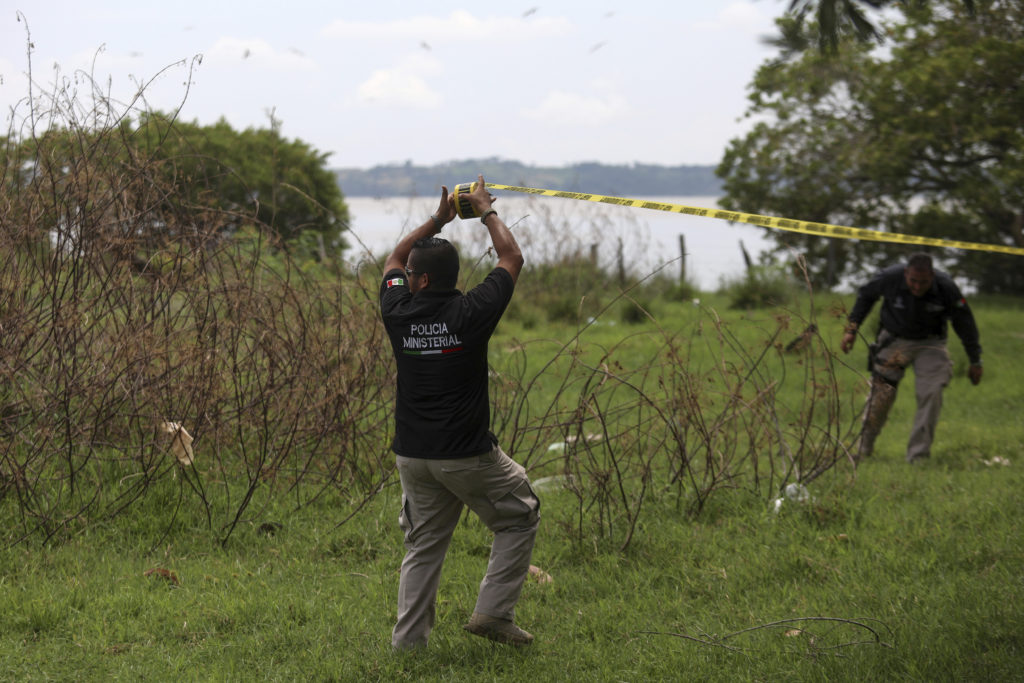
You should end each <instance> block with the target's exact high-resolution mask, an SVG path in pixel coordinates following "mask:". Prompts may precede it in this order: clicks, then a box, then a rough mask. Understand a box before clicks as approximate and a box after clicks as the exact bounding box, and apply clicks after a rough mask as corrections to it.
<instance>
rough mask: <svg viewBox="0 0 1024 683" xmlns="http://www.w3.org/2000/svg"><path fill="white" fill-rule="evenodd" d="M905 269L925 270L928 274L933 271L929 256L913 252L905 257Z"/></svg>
mask: <svg viewBox="0 0 1024 683" xmlns="http://www.w3.org/2000/svg"><path fill="white" fill-rule="evenodd" d="M907 268H913V269H914V270H927V271H928V272H929V273H931V272H933V271H934V270H935V268H934V267H933V266H932V257H931V254H926V253H925V252H923V251H915V252H914V253H913V254H911V255H910V256H908V257H907Z"/></svg>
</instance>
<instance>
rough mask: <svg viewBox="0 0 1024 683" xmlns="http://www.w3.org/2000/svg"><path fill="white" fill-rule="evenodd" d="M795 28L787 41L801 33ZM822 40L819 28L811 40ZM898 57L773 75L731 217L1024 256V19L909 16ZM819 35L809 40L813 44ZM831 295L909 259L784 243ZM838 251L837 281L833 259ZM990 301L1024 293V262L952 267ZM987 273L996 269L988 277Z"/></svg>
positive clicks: (790, 63) (1011, 13) (780, 68)
mask: <svg viewBox="0 0 1024 683" xmlns="http://www.w3.org/2000/svg"><path fill="white" fill-rule="evenodd" d="M786 22H794V20H793V19H792V18H785V17H784V18H783V19H782V20H781V23H780V26H781V28H782V29H783V32H786V31H789V32H790V33H791V34H792V33H794V32H795V30H794V28H793V26H792V25H791V24H790V25H787V23H786ZM804 30H805V31H807V32H810V33H813V27H806V28H805V29H804ZM887 30H888V34H889V35H890V36H891V39H892V41H891V47H890V50H889V52H888V53H884V52H882V51H880V50H872V49H871V46H869V45H867V44H863V43H858V42H857V41H854V40H851V39H850V38H847V39H846V42H845V43H844V45H843V49H842V50H840V51H839V52H838V53H837V54H834V55H825V54H822V53H820V52H818V51H816V50H810V51H805V52H803V53H796V52H790V53H785V52H784V53H783V55H782V57H781V58H780V59H777V60H773V61H771V62H768V63H766V64H765V65H763V66H762V67H761V68H760V69H759V70H758V72H757V74H756V75H755V78H754V82H753V85H752V94H751V96H750V98H751V107H750V109H749V110H748V115H751V116H758V117H766V119H767V120H765V121H762V122H761V123H759V124H758V125H757V126H755V128H754V129H753V130H752V131H751V132H750V133H749V134H748V135H747V136H745V137H744V138H741V139H737V140H733V141H732V142H731V143H730V145H729V147H728V149H727V151H726V153H725V155H724V157H723V160H722V162H721V164H720V165H719V168H718V171H717V172H718V174H719V175H720V176H721V177H722V178H723V179H724V181H725V182H724V187H725V192H726V197H725V199H724V200H723V203H724V205H725V206H727V207H728V208H731V209H736V210H743V211H748V212H754V213H773V214H775V215H784V216H788V217H791V218H800V219H805V220H815V221H821V222H830V223H840V224H845V225H856V226H862V227H873V228H881V229H888V230H892V231H896V232H904V233H911V234H921V235H927V236H933V237H944V238H949V239H960V240H967V241H975V242H985V243H997V244H1007V245H1013V246H1024V234H1022V223H1024V184H1022V181H1024V151H1022V150H1024V119H1022V117H1021V116H1020V112H1021V111H1022V110H1024V109H1022V108H1024V69H1022V67H1024V8H1022V7H1021V6H1020V4H1019V3H1017V2H1012V1H1002V0H993V1H991V2H986V3H984V4H979V6H978V7H977V8H976V12H975V16H974V19H973V20H971V21H967V20H966V11H965V10H964V8H963V7H962V3H960V2H958V1H955V0H948V1H946V2H935V3H931V4H921V5H920V6H918V5H915V6H913V7H910V6H906V7H903V8H902V12H901V18H900V20H899V21H897V22H894V23H893V24H892V25H891V26H888V27H887ZM805 35H806V33H805ZM777 239H778V242H779V244H780V248H784V247H786V246H789V245H794V244H796V245H799V246H800V247H801V248H802V249H804V250H805V251H806V253H807V254H808V257H809V258H808V262H809V264H810V267H811V269H812V274H813V276H814V278H815V281H816V282H817V283H818V284H824V285H830V284H834V282H835V281H836V280H837V278H839V277H841V276H842V275H843V274H844V273H845V272H853V270H854V269H857V268H863V267H864V266H867V265H878V264H880V263H881V262H883V261H885V260H888V259H891V258H892V257H893V255H894V254H895V253H896V252H897V251H900V249H899V248H897V247H892V246H884V245H879V244H875V243H863V244H862V243H858V242H854V241H848V240H840V241H835V240H825V239H823V238H815V237H805V236H795V235H785V234H783V235H778V236H777ZM827 244H831V247H830V248H831V249H833V250H834V251H836V252H837V253H836V254H835V256H836V258H835V263H837V264H839V267H838V268H836V269H835V270H834V271H833V272H832V273H831V274H830V273H829V272H828V260H827V259H825V258H823V257H822V255H823V253H824V252H825V250H826V249H827V248H828V247H826V245H827ZM941 260H942V261H943V263H944V264H945V265H946V266H947V267H948V268H950V269H952V270H954V271H955V272H957V273H958V274H960V275H963V276H965V277H968V278H970V279H971V280H973V281H974V282H975V283H977V284H978V286H979V287H981V288H983V289H985V290H987V291H1017V292H1019V291H1024V275H1022V273H1024V269H1021V268H1020V262H1019V258H1016V257H1007V256H996V255H992V254H988V253H984V252H973V251H972V252H966V253H954V252H945V253H943V254H942V259H941ZM982 263H984V266H983V267H982Z"/></svg>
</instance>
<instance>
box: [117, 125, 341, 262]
mask: <svg viewBox="0 0 1024 683" xmlns="http://www.w3.org/2000/svg"><path fill="white" fill-rule="evenodd" d="M129 126H130V124H129ZM129 132H130V138H131V140H132V144H133V145H134V147H135V149H137V150H138V151H140V152H143V153H145V154H147V155H150V156H152V157H153V158H155V159H159V160H161V161H162V162H163V164H164V170H163V175H164V176H165V178H166V179H167V180H169V181H170V182H171V183H172V184H173V186H174V187H175V189H176V192H177V194H178V195H179V196H180V197H187V198H189V199H190V200H192V201H193V202H194V203H195V204H196V206H211V205H212V206H216V207H219V208H222V209H227V210H232V211H238V212H240V213H242V214H251V213H253V212H254V213H255V217H256V218H257V219H258V221H259V222H260V223H262V224H264V225H267V226H270V227H271V228H273V229H274V231H275V232H276V233H277V234H278V235H280V237H281V238H282V239H283V240H285V241H286V242H287V241H290V240H293V239H295V238H296V237H298V236H299V235H300V234H301V233H303V232H307V231H309V232H315V233H320V234H321V235H322V236H323V237H324V239H325V241H327V242H328V243H330V244H332V245H338V246H341V245H342V241H341V231H342V229H343V226H344V225H345V224H346V223H347V220H348V208H347V206H346V205H345V202H344V198H343V197H342V193H341V189H340V188H339V186H338V183H337V181H336V179H335V176H334V173H333V172H332V171H331V170H330V169H329V168H327V159H328V156H329V155H328V154H325V153H321V152H318V151H317V150H315V149H313V148H312V147H310V146H309V145H308V144H307V143H305V142H303V141H301V140H288V139H286V138H284V137H282V136H281V134H280V132H279V130H278V124H277V122H276V121H275V120H274V119H273V118H272V119H271V126H270V128H261V129H253V128H248V129H246V130H243V131H236V130H234V129H233V128H232V127H231V125H230V124H228V123H227V121H225V120H224V119H221V120H220V121H218V122H217V123H215V124H213V125H210V126H200V125H198V124H197V123H186V122H182V121H172V120H171V119H170V118H169V117H167V116H165V115H163V114H148V115H146V116H143V117H141V119H140V120H139V122H138V126H137V129H136V130H134V131H129Z"/></svg>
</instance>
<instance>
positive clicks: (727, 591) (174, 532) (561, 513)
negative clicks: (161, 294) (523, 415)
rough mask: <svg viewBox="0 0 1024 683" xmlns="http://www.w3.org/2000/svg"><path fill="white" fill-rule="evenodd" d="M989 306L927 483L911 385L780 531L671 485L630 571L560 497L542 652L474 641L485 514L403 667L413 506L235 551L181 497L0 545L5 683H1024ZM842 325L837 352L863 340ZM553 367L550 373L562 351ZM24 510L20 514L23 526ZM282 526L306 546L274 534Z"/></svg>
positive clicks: (1021, 433)
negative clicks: (909, 449) (871, 446)
mask: <svg viewBox="0 0 1024 683" xmlns="http://www.w3.org/2000/svg"><path fill="white" fill-rule="evenodd" d="M827 305H829V302H828V301H822V302H819V308H820V307H821V306H827ZM660 306H661V308H662V310H663V311H664V314H663V315H662V316H660V317H659V320H660V321H661V322H662V324H663V326H665V327H666V328H667V329H669V330H670V331H671V333H673V334H675V333H678V334H685V333H687V330H689V329H690V326H692V325H693V323H694V321H695V320H696V318H691V317H687V316H691V315H696V314H695V313H692V311H696V310H697V309H696V308H695V307H693V306H692V305H689V304H685V305H682V304H680V305H669V304H660ZM975 308H976V312H977V314H978V317H979V323H980V327H981V330H982V342H983V345H984V347H985V362H986V377H985V379H984V381H983V382H982V384H981V385H980V386H977V387H973V386H970V384H969V383H968V382H967V381H966V378H965V377H964V376H963V375H964V367H965V363H964V362H963V359H962V358H961V357H960V356H962V351H961V350H960V348H959V342H958V341H957V340H956V339H955V338H954V339H952V340H951V350H952V351H953V352H954V358H955V359H956V360H957V372H956V377H955V378H954V381H953V383H952V385H951V386H950V388H949V389H948V390H947V392H946V405H945V407H944V412H943V419H942V422H941V424H940V426H939V433H938V440H937V443H936V447H935V450H934V452H933V457H932V458H931V460H930V461H928V462H925V463H923V464H921V465H918V466H909V465H907V464H905V463H904V462H903V448H904V445H905V440H906V436H907V430H908V429H909V422H910V417H911V414H912V410H913V391H912V377H908V380H907V382H906V384H905V386H904V387H902V388H901V392H900V395H899V400H898V402H897V405H896V407H895V409H894V411H893V414H892V415H891V417H890V423H889V425H888V427H887V428H886V430H885V431H884V432H883V434H882V437H881V438H880V439H879V442H878V447H877V452H876V455H875V456H874V457H873V458H872V459H871V460H869V461H868V462H867V463H865V464H864V465H862V466H861V467H859V468H858V469H857V470H853V469H852V468H851V467H850V466H849V465H847V464H845V463H841V464H840V465H838V466H836V467H835V468H833V470H831V471H829V472H828V473H826V474H825V475H824V476H822V477H820V478H819V479H817V480H815V481H814V482H812V483H811V485H810V486H809V489H810V493H811V495H812V496H813V498H812V500H811V501H808V502H807V503H803V504H801V503H797V502H794V501H785V502H784V503H783V504H782V506H781V508H780V509H779V511H778V512H775V511H773V510H774V506H773V505H772V502H771V501H770V500H765V499H763V497H759V496H757V495H755V494H754V493H752V492H750V491H746V490H735V491H726V492H725V493H724V495H716V496H713V497H711V498H709V500H708V502H707V505H706V507H705V508H704V509H703V511H702V512H701V513H700V514H699V515H697V516H695V517H691V516H687V515H686V514H685V513H684V512H683V511H681V510H680V506H679V505H678V501H677V500H676V498H675V496H674V495H672V494H671V493H670V492H668V491H665V490H661V489H659V490H657V491H655V492H653V493H652V495H651V496H650V497H649V498H648V499H647V501H646V502H645V504H644V506H643V508H642V513H641V518H640V520H639V523H638V529H637V532H636V534H635V536H634V539H633V541H632V542H631V543H630V544H629V545H628V547H627V548H626V550H625V551H623V552H617V551H616V550H615V548H614V547H613V546H614V544H612V543H610V542H608V539H606V538H602V537H600V536H599V535H596V534H585V535H584V537H583V538H582V539H580V538H578V537H577V536H575V535H574V534H571V533H568V532H567V529H566V527H565V520H568V519H571V518H572V517H573V515H574V514H575V511H576V508H575V506H576V499H575V498H574V497H573V496H572V495H571V494H569V493H567V492H564V491H549V492H547V493H544V494H543V495H542V500H543V508H542V523H541V531H540V534H539V537H538V542H537V547H536V550H535V554H534V560H533V562H534V564H536V565H538V566H540V567H541V568H543V569H544V570H546V571H547V572H549V573H550V574H551V575H552V577H553V579H554V581H553V583H551V584H547V585H543V584H540V583H537V582H535V581H532V580H531V581H529V582H528V583H527V586H526V588H525V590H524V593H523V597H522V600H521V601H520V604H519V607H518V613H517V619H518V621H519V622H520V623H521V624H522V626H523V627H525V628H526V629H528V630H530V631H531V632H532V633H533V634H534V635H535V636H536V639H537V640H536V642H535V644H534V645H533V646H532V647H531V648H530V649H528V650H526V651H517V650H514V649H510V648H504V647H501V646H495V645H492V644H491V643H489V642H487V641H483V640H480V639H478V638H475V637H473V636H471V635H469V634H467V633H465V632H464V631H462V629H461V624H462V623H464V622H465V620H466V619H467V618H468V616H469V614H470V612H471V611H472V608H473V604H474V601H475V597H476V590H477V586H478V584H479V580H480V578H481V576H482V572H483V570H484V567H485V565H486V561H487V553H488V547H489V535H488V533H487V532H486V530H485V529H484V528H483V527H482V525H480V523H479V522H478V521H477V520H476V519H475V518H467V519H466V520H465V523H463V524H460V526H459V529H458V530H457V532H456V536H455V540H454V542H453V544H452V547H451V550H450V552H449V555H448V561H447V563H446V565H445V573H444V576H443V579H442V585H441V590H440V594H439V599H438V615H437V616H438V620H437V626H436V628H435V630H434V633H433V635H432V637H431V642H430V646H429V648H428V649H427V650H425V651H421V652H417V653H413V654H410V655H395V654H393V653H392V652H391V650H390V645H389V643H390V630H391V626H392V624H393V620H394V615H395V602H396V594H397V584H398V567H399V563H400V561H401V557H402V552H403V550H402V543H401V534H400V532H399V529H398V523H397V516H398V515H397V513H398V506H399V491H398V488H397V486H396V485H392V486H388V487H386V488H385V489H384V490H383V492H382V493H381V494H380V495H378V496H377V497H376V498H374V499H373V500H372V501H371V502H370V503H369V504H368V505H367V506H366V507H365V508H364V509H363V510H362V511H361V512H360V513H359V514H358V515H357V516H356V517H355V518H354V519H353V520H352V521H350V522H349V523H347V524H345V525H343V526H340V527H337V526H336V525H337V524H338V523H339V522H340V521H341V519H340V517H341V514H340V513H339V511H338V509H337V508H336V507H335V506H333V505H331V502H330V501H329V500H328V499H326V498H325V499H324V500H323V501H322V502H317V503H315V504H313V505H310V506H306V507H302V508H300V509H299V510H298V511H297V512H295V511H291V509H290V508H289V507H288V501H285V500H280V501H277V500H272V501H271V502H270V503H269V507H268V508H266V509H265V510H263V511H262V512H261V513H260V514H261V516H260V517H259V518H253V519H247V520H246V521H245V522H244V523H243V524H241V525H240V526H239V528H238V529H237V530H236V531H235V533H234V534H233V535H232V536H231V538H230V540H229V542H228V544H227V545H226V546H225V547H221V545H220V544H219V543H218V539H219V536H218V534H217V533H216V529H214V530H213V531H212V532H211V530H210V528H209V527H208V525H207V520H206V517H205V513H204V512H203V511H202V510H201V509H200V508H199V507H198V506H196V505H195V501H194V499H192V498H190V497H189V496H188V495H186V496H185V498H184V504H183V505H182V508H181V509H180V510H179V511H178V512H177V515H176V516H175V517H174V518H173V521H172V520H171V517H172V515H173V514H174V506H175V505H176V504H177V498H178V496H177V485H173V486H172V487H171V488H168V489H167V491H165V492H164V494H163V495H152V496H148V497H147V498H146V499H145V500H144V501H142V502H140V503H139V504H138V505H137V506H135V507H133V508H132V510H131V511H130V512H129V513H127V514H124V515H122V516H119V517H116V518H114V519H112V520H109V521H107V522H102V523H94V524H92V525H90V526H88V527H85V528H82V529H79V530H75V532H74V533H73V534H72V535H71V536H70V538H69V540H67V541H65V542H63V543H61V544H56V545H47V546H41V545H40V544H39V542H38V540H36V539H32V540H30V541H28V542H26V543H21V544H18V545H15V546H13V547H8V548H5V549H3V550H0V615H2V617H0V662H2V663H3V666H2V671H0V679H4V680H171V679H175V680H177V679H181V680H204V681H205V680H215V681H220V680H238V681H243V680H244V681H250V680H282V681H285V680H310V681H323V680H341V681H346V680H386V681H391V680H465V681H478V680H524V681H531V682H538V681H565V680H596V681H620V680H628V681H646V680H709V681H736V680H751V681H760V680H787V681H790V680H808V681H820V680H848V681H864V680H914V681H917V680H922V681H931V680H1014V679H1020V677H1021V671H1022V670H1024V636H1022V634H1024V617H1022V614H1024V612H1022V611H1021V609H1020V607H1019V606H1020V605H1021V604H1022V602H1024V543H1022V540H1024V539H1022V535H1021V532H1020V523H1019V520H1020V519H1022V518H1024V497H1022V496H1020V494H1019V492H1020V491H1021V490H1022V487H1024V472H1022V468H1024V462H1022V461H1021V460H1020V453H1021V452H1024V422H1022V419H1024V418H1022V417H1021V415H1022V414H1024V412H1022V408H1024V388H1022V387H1024V371H1022V370H1021V369H1020V366H1019V364H1018V363H1017V359H1018V358H1019V357H1020V355H1021V352H1022V351H1024V337H1022V335H1021V332H1020V329H1021V326H1020V322H1019V321H1020V319H1021V317H1020V316H1021V305H1020V302H1019V301H1015V300H1009V301H1000V302H994V303H992V304H991V305H989V304H987V303H985V302H982V303H981V304H978V303H975ZM775 315H777V312H760V313H749V314H748V313H744V314H740V313H736V314H735V316H734V317H733V318H732V324H733V325H734V326H735V327H734V329H736V330H737V334H738V335H739V336H740V337H741V338H742V339H744V340H747V341H749V340H750V339H760V338H762V337H763V330H765V329H768V330H770V329H771V328H772V325H773V324H774V318H773V316H775ZM819 326H820V327H821V328H822V334H823V335H824V336H825V338H826V339H827V340H828V341H829V342H831V343H835V341H836V340H837V339H838V336H839V331H840V329H841V322H839V321H838V320H837V319H835V320H833V319H827V318H826V319H822V320H819ZM826 328H828V329H826ZM833 328H834V329H833ZM626 329H627V328H626V327H625V326H623V325H622V324H621V323H619V324H618V325H605V326H601V325H599V326H597V327H595V328H593V329H592V330H591V336H589V337H586V341H587V343H588V344H592V345H594V346H595V347H601V348H605V347H612V346H615V345H616V344H617V343H619V341H621V339H622V337H623V335H624V334H626V332H625V330H626ZM750 329H753V330H754V331H753V332H750V331H748V330H750ZM628 330H629V331H628V334H631V335H633V334H635V335H636V339H637V348H636V350H635V351H634V350H632V347H630V349H631V350H630V354H627V356H629V355H632V356H634V357H636V358H637V359H645V358H646V357H647V355H648V353H649V352H650V351H651V350H652V349H654V348H656V347H657V343H658V342H652V343H651V345H650V346H649V347H648V346H647V345H646V341H645V340H647V339H655V340H656V339H658V334H660V333H654V332H651V330H650V328H644V327H643V326H633V325H631V326H628ZM644 330H646V332H645V331H644ZM758 330H760V331H758ZM638 333H639V334H638ZM531 334H532V337H531V336H530V335H531ZM571 335H572V331H571V330H569V329H567V328H560V327H553V326H543V327H541V328H538V329H537V330H533V331H528V330H522V329H517V328H516V326H515V324H514V323H513V324H511V325H509V326H508V328H507V329H506V328H504V327H503V328H502V336H501V337H499V338H498V339H496V340H495V343H494V344H493V346H492V352H496V351H497V352H499V353H500V351H499V349H502V348H504V345H505V344H510V343H511V340H513V339H519V340H523V339H537V338H546V339H552V340H561V341H563V342H564V341H568V338H569V337H571ZM748 335H749V336H748ZM553 343H554V342H552V344H553ZM532 344H533V346H532V347H531V345H530V344H528V345H527V348H528V349H531V348H540V347H541V346H542V344H541V343H540V342H532ZM591 350H592V349H591ZM588 352H589V351H588ZM529 353H530V351H528V359H527V361H526V362H527V363H528V364H530V367H531V368H532V367H534V365H535V364H538V363H539V362H540V356H539V355H538V357H537V358H534V357H533V356H530V355H529ZM863 353H864V349H863V348H858V349H857V352H856V353H855V354H853V355H851V356H850V358H849V362H850V365H851V369H850V370H849V371H848V372H847V373H846V374H844V375H843V376H842V377H840V381H841V382H843V383H844V384H845V385H848V386H849V391H851V392H856V391H858V390H859V389H858V387H860V386H861V385H860V384H859V382H861V381H862V379H861V378H860V376H859V375H858V374H857V372H859V371H860V370H861V368H862V366H863ZM538 354H539V351H538ZM638 362H640V361H638ZM643 362H646V361H643ZM537 390H538V391H548V390H549V389H548V388H546V387H544V386H540V387H538V389H537ZM785 390H786V391H787V392H798V391H799V388H798V387H793V388H786V389H785ZM787 395H788V394H787ZM995 456H999V457H1001V458H1005V459H1006V460H1007V461H1008V462H1009V463H1010V464H1009V465H1002V464H1000V463H999V462H997V461H994V460H993V458H994V457H995ZM13 503H14V501H13V500H12V498H11V497H8V498H7V499H5V500H4V501H2V506H0V512H2V513H3V516H4V518H5V519H8V520H9V519H10V517H9V515H11V514H12V510H11V507H12V505H13ZM261 510H262V508H261ZM266 521H275V522H280V523H281V524H282V528H280V529H279V530H277V532H276V533H273V534H268V533H265V532H262V531H260V529H259V527H260V524H261V523H263V522H266ZM152 569H165V570H168V571H170V572H173V573H174V576H175V577H176V579H177V584H174V583H172V582H171V581H168V580H167V579H166V578H164V577H161V576H159V575H157V574H149V575H147V572H148V571H149V570H152Z"/></svg>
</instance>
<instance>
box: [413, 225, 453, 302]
mask: <svg viewBox="0 0 1024 683" xmlns="http://www.w3.org/2000/svg"><path fill="white" fill-rule="evenodd" d="M409 258H410V262H411V263H412V265H413V266H415V268H414V270H416V271H417V272H422V273H428V274H429V275H430V285H429V286H430V288H431V289H455V285H456V284H457V283H458V281H459V252H458V250H457V249H456V248H455V245H454V244H452V243H451V242H449V241H448V240H446V239H444V238H443V237H427V238H425V239H421V240H416V242H414V243H413V245H412V251H411V252H410V253H409Z"/></svg>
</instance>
